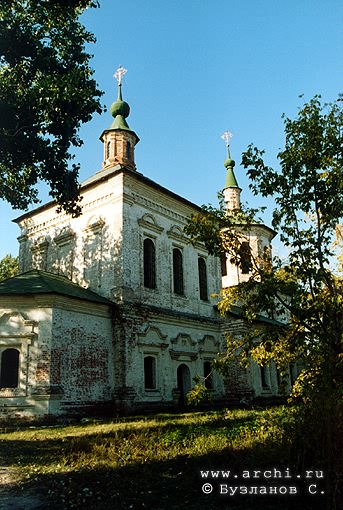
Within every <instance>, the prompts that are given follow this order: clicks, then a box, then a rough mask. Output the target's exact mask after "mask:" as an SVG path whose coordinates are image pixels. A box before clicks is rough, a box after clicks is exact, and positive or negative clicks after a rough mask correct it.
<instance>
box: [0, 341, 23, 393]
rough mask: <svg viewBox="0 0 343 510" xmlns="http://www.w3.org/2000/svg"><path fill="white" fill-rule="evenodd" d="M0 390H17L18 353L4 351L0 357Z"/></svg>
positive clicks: (13, 350) (16, 351) (9, 350)
mask: <svg viewBox="0 0 343 510" xmlns="http://www.w3.org/2000/svg"><path fill="white" fill-rule="evenodd" d="M0 370H1V371H0V388H17V387H18V381H19V351H18V349H6V350H5V351H3V353H2V356H1V369H0Z"/></svg>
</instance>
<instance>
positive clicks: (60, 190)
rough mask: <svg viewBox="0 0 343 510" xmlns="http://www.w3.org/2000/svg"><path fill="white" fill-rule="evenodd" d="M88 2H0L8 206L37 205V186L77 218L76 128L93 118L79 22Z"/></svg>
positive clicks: (0, 161) (95, 107)
mask: <svg viewBox="0 0 343 510" xmlns="http://www.w3.org/2000/svg"><path fill="white" fill-rule="evenodd" d="M97 4H98V2H95V1H90V0H63V1H59V2H56V1H55V0H2V2H1V6H0V177H1V179H0V180H1V184H0V198H3V199H4V200H6V201H8V202H9V203H10V204H11V205H12V206H13V207H14V208H21V209H26V208H27V207H28V205H29V204H30V203H37V202H39V200H38V192H37V189H36V185H37V183H38V181H45V182H47V183H48V185H49V186H50V195H51V196H52V198H53V199H56V201H57V203H58V204H59V205H60V206H61V207H63V208H64V209H65V210H66V211H67V212H69V213H71V214H73V215H78V214H79V213H80V204H79V197H78V191H79V186H78V170H79V165H76V164H72V165H71V168H70V167H69V165H70V164H71V160H72V159H73V157H72V155H71V153H70V149H71V147H73V146H74V147H79V146H80V145H81V144H82V140H81V139H80V137H79V136H78V131H79V128H80V125H81V124H82V123H84V122H87V121H89V120H90V119H91V117H92V114H94V113H95V112H98V113H100V111H101V106H100V102H99V101H100V99H99V98H100V96H101V94H102V93H101V92H100V91H99V90H98V88H97V84H96V82H95V80H94V79H92V75H93V71H92V70H91V69H90V67H89V61H90V58H91V55H89V54H88V53H87V52H86V51H85V45H86V44H88V43H91V42H94V40H95V39H94V37H93V35H92V34H91V33H90V32H88V31H86V30H85V28H84V26H83V25H82V24H81V23H80V22H79V17H80V15H81V14H82V12H83V11H84V10H85V9H86V8H88V7H96V5H97Z"/></svg>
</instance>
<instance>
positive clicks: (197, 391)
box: [187, 376, 212, 406]
mask: <svg viewBox="0 0 343 510" xmlns="http://www.w3.org/2000/svg"><path fill="white" fill-rule="evenodd" d="M205 380H206V378H205V377H200V376H195V377H194V382H195V384H194V386H193V388H192V389H191V390H190V391H189V392H188V393H187V404H189V405H192V406H197V405H199V404H203V403H205V402H206V403H210V402H212V395H211V391H210V390H209V389H208V388H207V387H206V384H205Z"/></svg>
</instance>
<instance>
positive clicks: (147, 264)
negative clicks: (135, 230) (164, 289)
mask: <svg viewBox="0 0 343 510" xmlns="http://www.w3.org/2000/svg"><path fill="white" fill-rule="evenodd" d="M143 252H144V253H143V259H144V260H143V264H144V287H148V288H149V289H155V288H156V253H155V245H154V243H153V241H152V240H151V239H148V238H147V239H144V247H143Z"/></svg>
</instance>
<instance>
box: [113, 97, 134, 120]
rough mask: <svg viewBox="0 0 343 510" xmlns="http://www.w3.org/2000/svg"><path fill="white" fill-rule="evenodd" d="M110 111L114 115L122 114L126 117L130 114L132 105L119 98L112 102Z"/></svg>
mask: <svg viewBox="0 0 343 510" xmlns="http://www.w3.org/2000/svg"><path fill="white" fill-rule="evenodd" d="M110 112H111V115H112V117H117V115H121V116H122V117H124V119H126V118H127V117H128V116H129V115H130V106H129V105H128V104H127V102H126V101H122V100H119V99H118V100H117V101H115V102H114V103H112V104H111V107H110Z"/></svg>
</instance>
